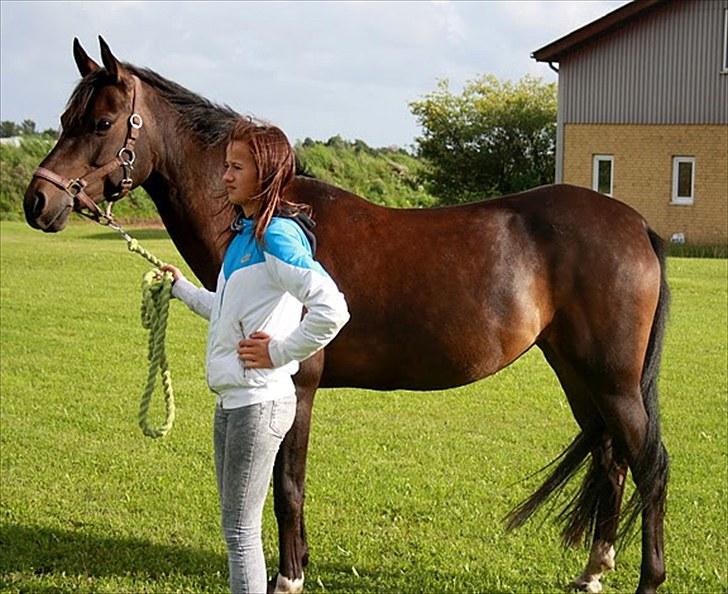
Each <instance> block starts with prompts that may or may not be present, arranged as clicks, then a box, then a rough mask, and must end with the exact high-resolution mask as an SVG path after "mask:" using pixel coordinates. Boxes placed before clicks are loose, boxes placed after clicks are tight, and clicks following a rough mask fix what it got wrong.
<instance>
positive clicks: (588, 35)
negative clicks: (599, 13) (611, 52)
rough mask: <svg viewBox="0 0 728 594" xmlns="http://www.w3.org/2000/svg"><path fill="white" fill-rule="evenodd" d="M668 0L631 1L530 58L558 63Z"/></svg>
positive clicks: (546, 46)
mask: <svg viewBox="0 0 728 594" xmlns="http://www.w3.org/2000/svg"><path fill="white" fill-rule="evenodd" d="M667 1H668V0H632V2H630V3H628V4H625V5H624V6H620V7H619V8H617V9H616V10H613V11H612V12H610V13H607V14H606V15H604V16H603V17H601V18H599V19H597V20H596V21H592V22H591V23H589V24H587V25H584V26H583V27H581V28H579V29H577V30H576V31H572V32H571V33H569V34H568V35H565V36H564V37H561V38H560V39H557V40H556V41H552V42H551V43H549V44H548V45H545V46H543V47H542V48H540V49H537V50H536V51H535V52H533V53H532V54H531V57H532V58H533V59H534V60H536V61H537V62H558V61H559V60H560V59H561V57H562V56H563V55H565V54H567V53H569V52H572V51H574V50H575V49H577V48H579V47H580V46H583V45H585V44H587V43H590V42H591V41H594V40H595V39H596V38H598V37H601V36H603V35H608V34H610V33H612V32H614V31H616V30H617V29H619V28H621V27H622V26H624V25H625V24H626V23H627V22H629V21H631V20H633V19H635V18H637V17H638V16H640V17H641V16H644V14H645V13H646V12H648V11H650V10H651V9H653V8H654V7H655V6H657V5H660V4H664V3H665V2H667Z"/></svg>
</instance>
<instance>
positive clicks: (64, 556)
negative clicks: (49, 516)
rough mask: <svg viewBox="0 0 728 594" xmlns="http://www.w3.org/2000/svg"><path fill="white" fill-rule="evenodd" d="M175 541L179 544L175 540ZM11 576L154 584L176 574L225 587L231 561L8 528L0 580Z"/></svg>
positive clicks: (127, 541)
mask: <svg viewBox="0 0 728 594" xmlns="http://www.w3.org/2000/svg"><path fill="white" fill-rule="evenodd" d="M170 540H172V541H174V537H173V536H172V537H171V538H170ZM11 573H21V574H26V575H28V576H29V578H31V576H35V577H44V576H48V577H53V576H55V577H57V578H59V577H61V576H79V575H83V576H88V577H90V578H102V577H114V576H118V577H128V576H133V577H134V578H136V579H150V580H155V579H157V578H160V577H163V576H169V575H170V574H176V575H184V576H190V577H195V578H200V580H201V581H204V582H217V581H219V582H220V584H223V585H224V584H225V583H226V579H227V578H226V576H227V561H226V559H225V557H224V556H223V555H219V554H216V553H213V552H211V551H203V550H197V549H194V548H190V547H189V546H178V545H175V544H168V545H166V544H165V545H160V544H154V543H150V542H148V541H145V540H139V539H135V538H124V537H114V536H108V537H102V536H99V535H98V534H93V533H89V532H83V531H82V530H78V531H73V530H63V529H57V528H49V527H45V526H21V525H17V524H5V525H3V526H0V576H7V575H9V574H11ZM31 579H32V578H31Z"/></svg>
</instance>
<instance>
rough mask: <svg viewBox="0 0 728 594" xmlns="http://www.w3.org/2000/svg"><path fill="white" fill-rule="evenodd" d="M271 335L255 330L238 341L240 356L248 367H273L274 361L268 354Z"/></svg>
mask: <svg viewBox="0 0 728 594" xmlns="http://www.w3.org/2000/svg"><path fill="white" fill-rule="evenodd" d="M269 342H270V336H268V335H267V334H266V333H265V332H253V333H252V334H251V335H250V337H248V338H244V339H243V340H241V341H240V342H239V343H238V357H239V358H240V359H241V360H242V361H243V363H245V367H247V368H248V369H271V368H272V367H273V361H271V360H270V355H269V354H268V343H269Z"/></svg>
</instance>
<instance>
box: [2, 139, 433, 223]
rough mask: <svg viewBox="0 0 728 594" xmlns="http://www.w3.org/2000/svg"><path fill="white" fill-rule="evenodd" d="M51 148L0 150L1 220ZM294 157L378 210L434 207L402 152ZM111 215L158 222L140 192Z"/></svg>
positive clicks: (10, 215)
mask: <svg viewBox="0 0 728 594" xmlns="http://www.w3.org/2000/svg"><path fill="white" fill-rule="evenodd" d="M54 143H55V139H53V138H51V137H48V136H43V135H29V136H25V137H23V139H22V142H21V145H20V146H19V147H16V146H11V145H0V219H3V220H22V218H23V204H22V202H23V193H24V192H25V188H26V187H27V185H28V182H29V181H30V178H31V176H32V174H33V171H34V170H35V168H36V167H37V166H38V164H39V163H40V161H41V160H42V159H43V157H45V155H47V154H48V152H49V151H50V150H51V148H52V147H53V144H54ZM296 154H297V155H298V158H299V160H300V161H301V163H302V164H303V165H304V167H305V168H306V170H307V172H309V173H310V174H311V175H314V176H315V177H317V178H319V179H321V180H323V181H326V182H328V183H331V184H333V185H336V186H339V187H341V188H344V189H346V190H349V191H351V192H354V193H355V194H359V195H360V196H362V197H364V198H367V199H368V200H371V201H372V202H375V203H377V204H383V205H387V206H393V207H426V206H433V205H434V204H436V202H437V201H436V199H435V198H433V197H432V196H431V195H429V194H428V193H427V191H426V190H425V189H424V187H423V185H422V182H421V181H420V178H421V173H422V171H423V169H424V168H425V167H426V165H425V164H424V163H422V162H421V161H420V160H418V159H417V158H416V157H413V156H412V155H410V154H409V153H407V152H406V151H404V150H402V149H396V148H382V149H374V148H371V147H369V146H367V145H366V143H364V142H362V141H361V140H357V141H354V142H348V141H346V140H343V139H342V138H340V137H339V136H334V137H333V138H331V139H329V140H328V141H327V142H319V141H314V140H311V139H308V138H307V139H306V140H304V141H303V142H301V143H297V144H296ZM114 213H115V214H116V215H117V216H118V217H119V218H120V219H122V220H126V221H154V220H157V219H158V217H157V213H156V210H155V208H154V204H153V203H152V201H151V200H150V198H149V196H148V195H147V193H146V192H145V191H144V190H142V189H141V188H137V189H136V190H134V191H133V192H132V193H131V194H130V195H129V196H128V197H127V198H125V199H124V200H121V201H120V202H119V203H118V204H117V205H116V206H114Z"/></svg>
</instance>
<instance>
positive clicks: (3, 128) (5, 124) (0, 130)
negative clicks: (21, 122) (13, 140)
mask: <svg viewBox="0 0 728 594" xmlns="http://www.w3.org/2000/svg"><path fill="white" fill-rule="evenodd" d="M17 133H18V127H17V126H16V125H15V122H11V121H9V120H3V121H2V122H0V138H10V137H11V136H15V135H17Z"/></svg>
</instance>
